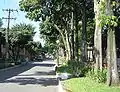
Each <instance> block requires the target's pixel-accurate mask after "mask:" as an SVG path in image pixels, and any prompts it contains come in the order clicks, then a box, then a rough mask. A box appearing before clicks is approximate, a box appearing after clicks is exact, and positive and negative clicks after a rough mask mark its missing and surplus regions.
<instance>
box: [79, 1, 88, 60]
mask: <svg viewBox="0 0 120 92" xmlns="http://www.w3.org/2000/svg"><path fill="white" fill-rule="evenodd" d="M86 33H87V32H86V7H85V1H84V2H83V5H82V34H81V36H82V39H81V47H80V48H81V52H80V55H81V60H82V62H84V61H86V60H87V42H86V35H87V34H86Z"/></svg>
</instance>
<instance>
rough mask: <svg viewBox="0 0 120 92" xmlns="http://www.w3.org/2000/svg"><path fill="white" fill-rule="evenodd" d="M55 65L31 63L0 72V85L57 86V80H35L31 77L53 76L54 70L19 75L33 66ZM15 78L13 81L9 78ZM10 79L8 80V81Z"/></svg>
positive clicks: (50, 65) (51, 65)
mask: <svg viewBox="0 0 120 92" xmlns="http://www.w3.org/2000/svg"><path fill="white" fill-rule="evenodd" d="M54 65H55V64H47V63H45V64H44V63H43V64H41V63H35V62H31V63H28V64H27V65H24V66H20V67H17V68H13V69H9V70H4V71H0V83H17V84H19V85H27V84H40V85H42V86H51V85H58V80H57V79H56V78H43V77H42V78H35V77H32V76H42V75H43V76H44V75H55V74H56V72H55V71H54V70H51V71H49V72H45V71H40V72H39V71H37V72H35V73H34V74H28V75H27V74H25V75H24V74H20V73H23V72H25V71H27V70H29V69H31V68H33V67H35V66H40V67H43V66H44V67H53V66H54ZM14 76H17V77H16V78H14V79H11V77H14ZM9 78H10V79H9Z"/></svg>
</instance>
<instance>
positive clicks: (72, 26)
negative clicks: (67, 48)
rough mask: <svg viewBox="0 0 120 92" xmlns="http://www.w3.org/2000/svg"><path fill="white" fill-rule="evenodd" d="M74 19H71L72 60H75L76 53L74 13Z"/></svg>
mask: <svg viewBox="0 0 120 92" xmlns="http://www.w3.org/2000/svg"><path fill="white" fill-rule="evenodd" d="M71 15H72V18H71V53H72V60H74V59H75V53H74V52H75V51H74V19H73V17H74V14H73V12H72V14H71Z"/></svg>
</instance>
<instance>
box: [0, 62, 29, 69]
mask: <svg viewBox="0 0 120 92" xmlns="http://www.w3.org/2000/svg"><path fill="white" fill-rule="evenodd" d="M25 64H27V62H24V63H22V64H20V65H15V66H13V67H8V68H3V69H0V71H6V70H10V69H14V68H17V67H20V66H23V65H25Z"/></svg>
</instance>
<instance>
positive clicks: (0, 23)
mask: <svg viewBox="0 0 120 92" xmlns="http://www.w3.org/2000/svg"><path fill="white" fill-rule="evenodd" d="M2 25H3V22H2V19H1V18H0V27H1V26H2Z"/></svg>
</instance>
